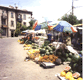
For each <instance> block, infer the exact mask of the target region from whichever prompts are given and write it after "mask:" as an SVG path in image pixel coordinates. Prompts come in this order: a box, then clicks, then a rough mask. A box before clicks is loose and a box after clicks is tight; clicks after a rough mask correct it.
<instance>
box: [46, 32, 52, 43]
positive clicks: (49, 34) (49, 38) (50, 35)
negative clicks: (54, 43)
mask: <svg viewBox="0 0 83 80" xmlns="http://www.w3.org/2000/svg"><path fill="white" fill-rule="evenodd" d="M47 36H48V40H49V41H50V42H51V38H52V34H51V33H50V32H49V33H48V34H47Z"/></svg>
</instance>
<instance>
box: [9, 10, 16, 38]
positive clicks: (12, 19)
mask: <svg viewBox="0 0 83 80" xmlns="http://www.w3.org/2000/svg"><path fill="white" fill-rule="evenodd" d="M11 12H13V18H11ZM11 21H14V26H11ZM8 27H9V29H8V32H9V37H10V36H11V30H15V29H16V17H15V12H14V11H8Z"/></svg>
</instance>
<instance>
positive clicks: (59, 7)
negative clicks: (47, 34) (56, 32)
mask: <svg viewBox="0 0 83 80" xmlns="http://www.w3.org/2000/svg"><path fill="white" fill-rule="evenodd" d="M15 3H16V5H17V6H18V8H19V9H26V10H28V11H32V12H33V16H32V17H34V18H35V19H37V20H38V21H39V22H42V21H44V20H49V21H53V20H57V19H59V18H61V17H62V16H63V15H64V14H66V13H67V12H68V11H69V12H68V13H67V14H70V12H72V0H0V5H3V6H9V5H12V6H14V7H15ZM73 5H74V7H75V8H74V15H75V16H76V17H77V19H83V0H73Z"/></svg>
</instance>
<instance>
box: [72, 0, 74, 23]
mask: <svg viewBox="0 0 83 80" xmlns="http://www.w3.org/2000/svg"><path fill="white" fill-rule="evenodd" d="M73 2H74V1H73V0H72V24H74V22H73V8H74V6H73Z"/></svg>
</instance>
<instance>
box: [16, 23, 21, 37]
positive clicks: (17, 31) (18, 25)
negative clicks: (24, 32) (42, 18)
mask: <svg viewBox="0 0 83 80" xmlns="http://www.w3.org/2000/svg"><path fill="white" fill-rule="evenodd" d="M21 26H22V24H21V23H19V22H17V25H16V30H15V36H18V34H20V33H21V30H20V29H21Z"/></svg>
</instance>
